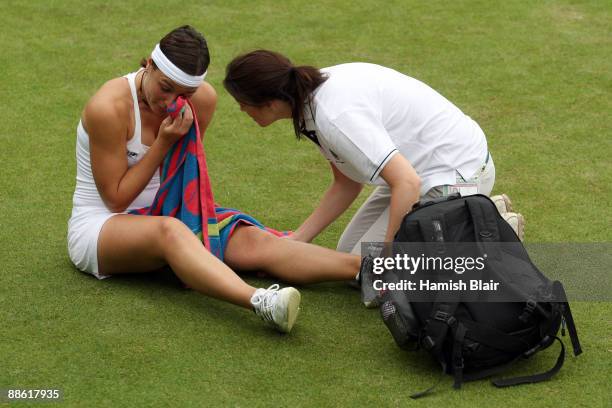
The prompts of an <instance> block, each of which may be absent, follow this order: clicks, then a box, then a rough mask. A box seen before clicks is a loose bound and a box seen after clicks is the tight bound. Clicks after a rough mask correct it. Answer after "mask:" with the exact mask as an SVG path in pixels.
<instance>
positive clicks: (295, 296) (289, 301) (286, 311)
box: [251, 284, 301, 333]
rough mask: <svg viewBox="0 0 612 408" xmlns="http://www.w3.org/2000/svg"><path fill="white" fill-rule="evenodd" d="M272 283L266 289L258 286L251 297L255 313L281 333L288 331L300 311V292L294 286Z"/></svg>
mask: <svg viewBox="0 0 612 408" xmlns="http://www.w3.org/2000/svg"><path fill="white" fill-rule="evenodd" d="M279 287H280V286H279V285H278V284H274V285H272V286H270V287H269V288H268V289H263V288H259V289H257V290H256V291H255V293H254V294H253V296H252V297H251V304H252V305H253V310H254V311H255V314H256V315H257V316H259V317H261V320H263V321H264V322H265V323H266V324H267V325H269V326H271V327H273V328H275V329H276V330H278V331H279V332H281V333H289V332H290V331H291V329H292V328H293V325H294V324H295V319H296V318H297V315H298V313H299V311H300V300H301V296H300V292H298V290H297V289H295V288H291V287H288V288H283V289H280V290H279Z"/></svg>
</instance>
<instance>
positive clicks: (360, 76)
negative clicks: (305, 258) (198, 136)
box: [223, 50, 495, 254]
mask: <svg viewBox="0 0 612 408" xmlns="http://www.w3.org/2000/svg"><path fill="white" fill-rule="evenodd" d="M223 84H224V86H225V88H226V89H227V91H228V92H229V93H230V94H231V95H232V96H233V97H234V98H235V99H236V101H237V102H238V103H239V104H240V107H241V109H242V110H243V111H245V112H246V113H247V114H248V115H249V116H251V117H252V118H253V119H254V120H255V121H256V122H257V123H258V124H259V125H260V126H268V125H269V124H271V123H273V122H275V121H276V120H279V119H291V120H292V121H293V127H294V131H295V134H296V136H298V138H299V137H300V135H304V136H306V137H308V138H309V139H310V140H312V141H313V142H314V143H315V144H316V145H317V146H318V148H319V150H320V151H321V153H322V154H323V155H324V156H325V158H326V159H327V160H328V161H329V162H330V165H331V170H332V172H333V182H332V185H331V186H330V188H329V189H328V190H327V192H326V193H325V195H324V196H323V198H322V199H321V202H320V203H319V205H318V207H317V208H316V209H315V210H314V212H313V213H312V214H311V215H310V217H308V218H307V219H306V221H304V223H303V224H302V225H301V226H300V227H299V228H298V229H297V230H296V231H295V233H294V234H293V235H292V238H293V239H295V240H298V241H303V242H310V241H311V240H312V239H313V238H314V237H315V236H317V234H319V233H320V232H321V231H322V230H323V229H324V228H325V227H327V225H329V224H330V223H331V222H332V221H334V220H335V219H336V218H338V217H339V216H340V215H341V214H342V213H343V212H344V211H345V210H346V209H347V208H348V207H349V205H350V204H351V203H352V202H353V201H354V200H355V198H356V197H357V196H358V194H359V192H360V191H361V189H362V185H363V184H374V185H377V186H379V187H378V188H376V189H375V190H374V192H373V193H372V195H371V196H370V197H369V198H368V199H367V201H366V202H365V203H364V204H363V206H362V207H361V208H360V209H359V211H358V212H357V214H356V215H355V216H354V217H353V219H352V220H351V222H350V223H349V225H348V226H347V227H346V229H345V230H344V233H343V234H342V236H341V238H340V241H339V243H338V250H340V251H343V252H351V253H354V254H358V253H360V250H361V245H360V244H361V243H362V242H380V241H385V242H390V241H392V240H393V236H394V235H395V232H396V231H397V229H398V228H399V225H400V222H401V220H402V218H403V216H404V215H405V214H406V213H407V212H408V211H409V210H410V209H411V208H412V205H413V204H414V203H416V202H417V201H418V200H419V199H421V198H435V197H439V196H444V195H447V194H449V193H451V192H452V191H460V192H462V193H463V194H466V193H470V194H473V193H476V192H478V193H481V194H486V195H489V194H490V193H491V190H492V188H493V183H494V181H495V167H494V165H493V159H492V158H491V155H490V154H489V151H488V147H487V140H486V137H485V135H484V133H483V131H482V130H481V129H480V127H479V126H478V124H477V123H476V122H475V121H473V120H472V119H471V118H470V117H468V116H466V115H465V114H464V113H463V112H461V111H460V110H459V109H458V108H457V107H455V105H453V104H452V103H451V102H449V101H448V100H447V99H445V98H444V97H443V96H442V95H440V94H439V93H437V92H436V91H435V90H433V89H432V88H430V87H429V86H427V85H426V84H424V83H422V82H420V81H418V80H416V79H414V78H411V77H409V76H406V75H403V74H401V73H399V72H397V71H394V70H392V69H389V68H385V67H382V66H379V65H374V64H366V63H349V64H343V65H337V66H333V67H329V68H323V69H317V68H314V67H310V66H295V65H293V64H292V63H291V61H290V60H289V59H287V58H286V57H285V56H283V55H281V54H279V53H276V52H273V51H267V50H257V51H253V52H250V53H248V54H245V55H241V56H239V57H236V58H235V59H234V60H233V61H232V62H231V63H230V64H229V65H228V66H227V72H226V77H225V80H224V82H223Z"/></svg>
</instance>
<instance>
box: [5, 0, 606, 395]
mask: <svg viewBox="0 0 612 408" xmlns="http://www.w3.org/2000/svg"><path fill="white" fill-rule="evenodd" d="M0 16H1V17H0V22H1V23H2V24H1V25H0V27H1V28H0V30H2V35H1V36H0V49H1V50H2V52H1V53H0V66H1V67H2V75H0V81H1V82H0V83H1V86H0V93H1V95H2V97H3V100H4V107H3V109H2V115H1V118H2V126H0V145H1V146H2V148H1V149H0V166H1V170H2V177H1V178H0V213H1V214H2V216H1V217H0V227H1V228H0V267H1V272H0V273H1V277H2V282H1V285H0V327H1V333H2V334H1V336H0V339H1V340H0V388H12V387H20V388H60V389H62V390H63V392H64V399H63V406H74V407H89V406H113V407H123V406H125V407H135V406H180V407H187V406H194V407H199V406H226V405H229V406H270V405H280V406H405V405H408V404H410V403H413V402H412V401H411V400H409V398H408V395H409V394H410V393H412V392H415V391H419V390H422V389H425V388H427V387H429V386H430V385H431V384H433V383H434V382H435V381H437V380H438V378H439V376H440V374H439V371H438V367H437V365H436V364H434V363H433V362H432V361H431V360H430V359H429V356H427V355H426V354H425V353H416V354H409V353H405V352H403V351H401V350H400V349H399V348H397V347H396V346H395V344H394V343H393V340H392V338H391V336H390V335H389V333H388V332H387V331H386V329H385V327H384V326H383V324H382V322H381V320H380V318H379V316H378V313H377V312H376V311H369V310H365V309H364V308H362V307H361V306H360V304H359V302H358V296H357V293H356V292H354V291H352V290H351V289H349V288H347V287H346V285H344V284H322V285H314V286H310V287H307V288H302V289H301V290H302V295H303V303H302V312H301V315H300V318H299V320H298V323H297V326H296V328H295V330H294V331H293V332H292V333H291V335H289V336H281V335H278V334H276V333H274V332H272V331H270V330H267V329H265V328H263V327H262V325H261V324H260V322H259V321H258V319H257V317H256V316H255V315H253V314H251V313H249V312H246V311H243V310H239V309H238V308H236V307H233V306H231V305H228V304H225V303H222V302H219V301H216V300H212V299H208V298H205V297H203V296H201V295H198V294H197V293H195V292H193V291H188V290H184V289H182V288H181V286H180V284H179V283H178V282H177V281H176V279H174V278H173V277H172V276H170V275H164V274H156V275H152V276H128V277H124V278H117V279H115V278H113V279H109V280H106V281H103V282H98V281H96V280H95V279H93V278H91V277H88V276H85V275H83V274H81V273H79V272H77V271H76V269H75V268H74V267H73V266H72V265H71V263H70V261H69V259H68V255H67V253H66V239H65V234H66V223H67V220H68V218H69V216H70V210H71V204H72V202H71V200H72V192H73V189H74V183H75V159H74V145H75V137H76V132H75V130H76V125H77V123H78V119H79V115H80V112H81V109H82V108H83V106H84V104H85V103H86V101H87V99H88V98H89V97H90V96H91V95H92V94H93V93H94V92H95V90H96V89H97V88H98V87H99V86H100V85H102V84H103V83H104V81H106V80H108V79H111V78H113V77H116V76H119V75H122V74H125V73H127V72H130V71H133V70H135V69H137V67H138V61H139V60H140V58H142V57H144V56H146V55H148V53H150V51H151V50H152V47H153V45H154V44H155V43H156V42H157V41H159V39H160V38H161V36H163V35H164V34H165V33H167V32H168V31H170V30H171V29H172V28H174V27H176V26H178V25H181V24H186V23H189V24H192V25H194V26H195V27H196V28H198V29H199V30H201V31H202V32H203V33H204V34H205V35H206V37H207V39H208V42H209V47H210V52H211V56H212V64H211V67H210V69H209V74H208V77H207V80H209V82H210V83H211V84H212V85H213V86H214V87H215V88H216V89H217V92H218V94H219V102H218V109H217V112H216V114H215V119H214V121H213V123H212V125H211V126H210V128H209V131H208V133H207V135H206V143H205V147H206V150H207V155H208V160H209V163H208V164H209V169H210V173H211V178H212V183H213V187H214V191H215V198H216V200H217V202H219V203H221V204H223V205H226V206H231V207H235V208H241V209H243V210H244V211H246V212H249V213H251V214H253V215H254V216H256V217H258V218H259V219H260V220H262V221H263V222H265V223H267V224H269V225H271V226H275V227H278V228H280V229H293V228H296V227H297V226H298V225H299V224H300V222H301V221H302V220H303V219H305V217H307V216H308V214H309V213H310V211H312V209H313V208H314V206H315V204H316V202H317V200H318V198H319V197H320V195H321V194H322V192H323V190H324V188H325V187H326V185H327V184H328V183H329V181H330V175H329V173H330V172H329V170H328V166H327V164H326V163H325V161H324V159H323V158H322V157H321V156H320V155H319V154H318V152H317V151H316V149H315V148H314V147H313V146H312V145H311V144H310V143H307V142H299V143H298V142H296V141H295V139H294V137H293V136H292V134H291V128H290V123H289V122H288V121H287V122H285V123H277V124H274V125H273V126H271V127H269V128H267V129H261V128H259V127H257V125H256V124H255V123H254V122H252V120H251V119H249V118H248V117H247V116H246V115H245V114H243V113H241V112H240V110H239V107H238V105H237V104H236V103H235V102H234V101H233V100H232V99H231V97H230V96H229V95H228V94H227V93H226V92H225V91H224V90H223V88H222V86H221V81H222V79H223V75H224V69H225V65H226V64H227V63H228V62H229V61H230V59H231V58H232V57H233V56H235V55H236V54H238V53H240V52H244V51H247V50H250V49H253V48H256V47H263V48H270V49H274V50H278V51H281V52H283V53H286V54H287V55H289V56H290V57H291V58H292V59H293V60H294V61H295V62H296V63H299V64H312V65H316V66H320V67H323V66H329V65H334V64H338V63H342V62H349V61H366V62H375V63H378V64H381V65H386V66H389V67H392V68H395V69H397V70H399V71H402V72H404V73H406V74H408V75H411V76H413V77H416V78H419V79H421V80H423V81H424V82H426V83H428V84H429V85H431V86H432V87H433V88H434V89H436V90H438V91H439V92H440V93H442V94H443V95H445V96H446V97H447V98H448V99H449V100H451V101H453V102H454V103H455V104H456V105H457V106H459V107H460V108H461V109H462V110H463V111H464V112H465V113H466V114H468V115H470V116H471V117H472V118H474V119H475V120H476V121H477V122H478V123H479V124H480V125H481V126H482V128H483V129H484V131H485V133H486V134H487V137H488V141H489V146H490V150H491V153H492V156H493V157H494V160H495V165H496V169H497V181H496V186H495V190H494V192H505V193H508V194H509V195H510V196H511V197H512V199H513V202H514V203H515V205H516V207H517V208H518V210H519V211H520V212H522V213H523V214H524V215H525V217H526V219H527V232H526V234H527V240H528V241H529V242H536V243H537V242H558V243H561V242H569V243H571V242H610V241H612V239H611V236H612V234H611V233H610V226H611V224H612V222H611V221H612V212H611V210H610V205H609V203H610V201H611V200H612V192H611V190H610V186H611V185H612V165H611V159H610V158H611V157H612V146H611V144H612V137H611V135H612V132H611V130H612V129H611V119H610V112H611V111H612V102H611V101H612V99H611V97H610V95H611V91H612V74H611V71H610V55H612V32H611V28H610V27H611V24H610V21H611V17H612V5H610V3H609V2H603V1H539V2H530V1H515V0H509V1H504V2H493V1H460V2H447V1H429V2H421V1H387V2H380V1H365V0H354V1H350V2H349V1H310V2H302V1H293V0H292V1H283V2H279V1H253V2H244V1H236V0H234V1H228V0H226V1H206V2H191V3H188V2H184V1H174V0H167V1H158V0H149V1H133V2H125V1H115V0H112V1H107V2H104V3H102V2H98V1H75V0H65V1H56V0H51V1H30V2H22V1H14V0H3V1H2V2H1V3H0ZM364 198H365V193H364V194H363V195H362V197H361V198H360V201H359V202H358V203H355V205H354V206H353V207H352V209H351V210H350V211H348V212H347V213H346V214H345V215H344V216H343V217H342V219H341V220H339V221H338V222H336V223H335V224H333V225H332V226H331V227H330V228H329V229H328V230H327V231H325V232H324V233H323V234H322V235H321V236H320V237H318V238H317V240H316V243H318V244H320V245H323V246H327V247H332V248H333V247H334V245H335V242H336V240H337V238H338V237H339V235H340V233H341V231H342V228H343V226H344V225H346V223H347V222H348V220H349V219H350V216H351V215H352V214H353V213H354V211H355V209H356V208H357V205H358V204H359V203H360V202H361V201H362V200H363V199H364ZM607 266H608V267H609V266H610V265H607ZM607 274H608V275H609V272H607ZM248 280H249V282H251V283H253V284H257V285H269V284H271V283H272V281H268V280H257V279H251V278H249V279H248ZM602 284H607V282H602ZM607 300H608V301H607V302H594V301H590V302H574V303H573V304H572V306H573V311H574V316H575V320H576V322H577V325H578V330H579V334H580V337H581V340H582V343H583V347H584V350H585V353H584V354H583V355H581V356H580V357H579V358H573V357H568V358H566V363H565V366H564V368H563V369H562V370H561V372H560V373H559V374H558V375H557V376H556V377H555V378H554V379H553V380H552V381H548V382H545V383H541V384H537V385H528V386H523V387H516V388H510V389H502V390H498V389H495V388H493V387H492V386H491V385H490V384H489V383H488V382H486V381H480V382H476V383H470V384H467V385H465V387H464V389H463V390H462V391H460V392H455V391H453V390H452V389H451V388H450V387H451V382H452V379H451V378H450V377H445V378H444V379H443V381H442V385H441V387H439V390H438V392H436V393H434V394H433V395H431V396H430V397H428V398H425V399H423V400H421V401H418V402H414V404H420V405H423V406H425V405H429V406H434V405H435V406H437V405H441V406H470V407H473V406H478V407H480V406H529V407H533V406H543V407H548V406H550V407H553V406H554V407H560V406H568V407H569V406H572V407H573V406H585V407H593V406H605V405H606V404H609V402H608V403H606V401H609V400H610V391H609V384H608V383H609V378H610V376H611V375H612V364H611V361H612V338H611V336H612V326H611V325H610V313H611V312H612V307H611V304H610V303H609V301H610V297H609V293H608V299H607ZM565 340H566V344H569V339H568V338H566V339H565ZM556 353H557V348H556V346H554V347H551V348H550V349H548V350H546V351H544V352H542V353H539V354H537V355H536V356H535V357H534V358H533V359H532V360H530V361H528V362H525V363H524V364H520V365H517V367H515V368H514V369H513V370H512V371H511V372H510V374H517V373H530V372H535V371H536V370H543V369H547V368H549V367H551V366H552V365H553V364H554V360H555V358H556Z"/></svg>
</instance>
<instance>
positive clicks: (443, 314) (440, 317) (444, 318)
mask: <svg viewBox="0 0 612 408" xmlns="http://www.w3.org/2000/svg"><path fill="white" fill-rule="evenodd" d="M450 317H451V315H449V314H448V313H446V312H443V311H441V310H437V311H436V314H435V315H434V319H436V320H439V321H441V322H444V323H446V321H447V320H448V319H449V318H450Z"/></svg>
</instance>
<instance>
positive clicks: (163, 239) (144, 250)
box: [98, 214, 255, 308]
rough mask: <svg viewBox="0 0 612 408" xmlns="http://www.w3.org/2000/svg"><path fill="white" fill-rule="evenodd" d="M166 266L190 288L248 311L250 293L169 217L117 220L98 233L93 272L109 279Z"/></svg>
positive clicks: (249, 289)
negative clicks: (97, 270)
mask: <svg viewBox="0 0 612 408" xmlns="http://www.w3.org/2000/svg"><path fill="white" fill-rule="evenodd" d="M165 265H170V267H171V268H172V270H173V271H174V273H175V274H176V275H177V276H178V277H179V278H180V279H181V280H182V281H183V282H184V283H185V284H187V285H189V287H190V288H192V289H194V290H197V291H198V292H201V293H203V294H205V295H208V296H212V297H214V298H217V299H221V300H226V301H228V302H231V303H234V304H236V305H239V306H243V307H246V308H251V307H252V306H251V303H250V299H251V296H252V295H253V293H254V292H255V288H254V287H252V286H250V285H248V284H247V283H246V282H244V281H243V280H242V279H241V278H240V277H239V276H238V275H236V273H234V271H232V270H231V269H230V268H229V267H228V266H227V265H225V264H224V263H223V262H221V261H220V260H219V259H217V258H216V257H215V256H214V255H212V254H211V253H210V252H208V250H206V249H205V248H204V246H203V245H202V242H201V241H200V240H199V239H198V237H196V236H195V235H194V234H193V232H191V230H189V228H187V226H185V224H183V223H182V222H181V221H179V220H177V219H175V218H170V217H150V216H140V215H128V214H122V215H116V216H114V217H112V218H110V219H109V220H108V221H107V222H106V223H105V224H104V226H103V227H102V231H101V232H100V237H99V239H98V267H99V270H100V272H101V273H103V274H108V275H113V274H121V273H131V272H151V271H153V270H156V269H159V268H161V267H163V266H165Z"/></svg>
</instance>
